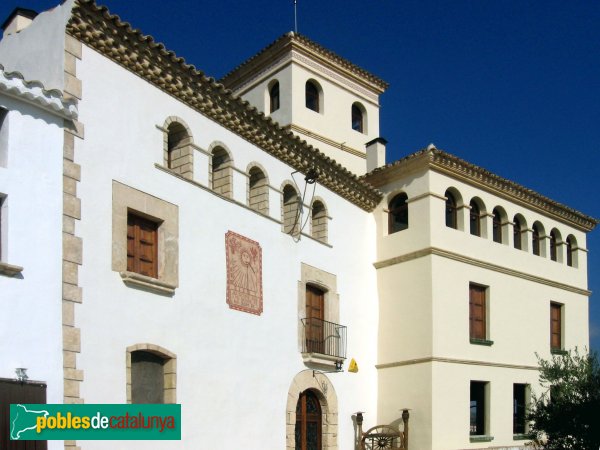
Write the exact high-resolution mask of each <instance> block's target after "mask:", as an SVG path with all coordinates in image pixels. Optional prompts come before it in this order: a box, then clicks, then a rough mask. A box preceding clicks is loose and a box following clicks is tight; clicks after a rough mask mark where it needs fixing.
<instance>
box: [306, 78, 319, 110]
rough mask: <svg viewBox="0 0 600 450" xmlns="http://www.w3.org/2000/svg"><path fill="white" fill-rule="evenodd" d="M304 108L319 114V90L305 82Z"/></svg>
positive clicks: (312, 84)
mask: <svg viewBox="0 0 600 450" xmlns="http://www.w3.org/2000/svg"><path fill="white" fill-rule="evenodd" d="M306 107H307V108H308V109H312V110H313V111H316V112H319V88H317V86H315V84H314V83H311V82H310V81H307V82H306Z"/></svg>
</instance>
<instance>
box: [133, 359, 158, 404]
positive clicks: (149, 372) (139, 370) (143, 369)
mask: <svg viewBox="0 0 600 450" xmlns="http://www.w3.org/2000/svg"><path fill="white" fill-rule="evenodd" d="M164 363H165V361H164V359H163V358H161V357H160V356H158V355H155V354H153V353H149V352H144V351H137V352H133V353H132V354H131V401H132V403H164V369H163V365H164Z"/></svg>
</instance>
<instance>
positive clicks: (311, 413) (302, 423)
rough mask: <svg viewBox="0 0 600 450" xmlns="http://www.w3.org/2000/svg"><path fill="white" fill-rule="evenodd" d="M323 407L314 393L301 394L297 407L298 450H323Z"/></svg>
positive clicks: (296, 431) (308, 391)
mask: <svg viewBox="0 0 600 450" xmlns="http://www.w3.org/2000/svg"><path fill="white" fill-rule="evenodd" d="M321 421H322V416H321V405H320V403H319V399H318V398H317V396H316V395H315V393H314V392H313V391H310V390H307V391H304V392H302V393H301V394H300V398H299V399H298V404H297V405H296V430H295V435H296V450H321V440H322V439H321V434H322V432H321Z"/></svg>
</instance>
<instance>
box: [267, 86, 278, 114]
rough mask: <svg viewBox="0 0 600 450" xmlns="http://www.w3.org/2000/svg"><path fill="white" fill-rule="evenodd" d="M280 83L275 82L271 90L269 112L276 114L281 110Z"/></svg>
mask: <svg viewBox="0 0 600 450" xmlns="http://www.w3.org/2000/svg"><path fill="white" fill-rule="evenodd" d="M279 106H280V99H279V81H275V83H273V86H271V89H269V111H270V112H274V111H277V110H278V109H279Z"/></svg>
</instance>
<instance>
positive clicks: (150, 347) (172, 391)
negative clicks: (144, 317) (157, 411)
mask: <svg viewBox="0 0 600 450" xmlns="http://www.w3.org/2000/svg"><path fill="white" fill-rule="evenodd" d="M136 351H145V352H149V353H153V354H155V355H157V356H160V357H161V358H162V359H164V361H165V363H164V365H163V370H164V403H177V355H175V353H173V352H170V351H169V350H167V349H166V348H164V347H161V346H159V345H155V344H148V343H142V344H135V345H130V346H129V347H127V349H126V352H125V380H126V387H125V390H126V397H127V403H131V401H132V394H131V354H132V353H133V352H136Z"/></svg>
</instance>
